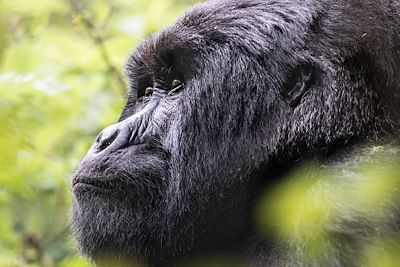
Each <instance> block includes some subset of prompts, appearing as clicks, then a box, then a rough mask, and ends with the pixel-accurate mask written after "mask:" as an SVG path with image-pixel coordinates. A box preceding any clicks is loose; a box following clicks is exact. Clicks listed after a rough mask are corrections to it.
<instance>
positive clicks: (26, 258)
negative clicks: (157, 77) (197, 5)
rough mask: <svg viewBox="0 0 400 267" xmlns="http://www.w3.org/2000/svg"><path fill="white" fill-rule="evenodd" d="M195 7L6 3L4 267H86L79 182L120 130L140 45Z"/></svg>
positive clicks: (2, 54) (1, 169) (167, 2)
mask: <svg viewBox="0 0 400 267" xmlns="http://www.w3.org/2000/svg"><path fill="white" fill-rule="evenodd" d="M193 2H195V1H183V0H181V1H178V0H152V1H147V0H113V1H105V0H104V1H103V0H96V1H89V0H70V1H68V0H65V1H63V0H35V1H29V0H13V1H1V0H0V266H3V267H7V266H86V265H88V264H89V263H87V262H85V261H84V260H83V259H82V258H80V257H79V256H78V252H77V249H76V246H75V244H74V242H73V240H72V238H71V237H70V233H69V229H68V225H69V219H68V217H69V215H68V213H69V209H70V204H71V194H70V188H69V187H70V176H71V173H72V172H73V170H74V168H75V167H76V165H77V164H78V162H79V160H80V159H81V157H82V156H83V155H84V154H85V152H86V150H87V149H88V147H89V146H90V144H91V142H92V141H93V140H94V138H95V136H96V135H97V133H98V132H99V131H100V130H101V129H102V128H103V127H104V126H106V125H108V124H110V123H112V122H114V121H115V120H116V119H117V117H118V114H119V112H120V111H121V108H122V105H123V102H124V95H125V90H126V87H127V86H126V81H125V77H124V75H123V64H124V61H125V59H126V57H127V56H128V55H129V53H131V52H132V51H133V49H134V48H135V46H136V45H137V44H138V42H140V41H141V40H142V39H144V38H145V37H146V36H148V35H149V34H151V33H153V32H155V31H158V30H159V29H160V28H162V27H163V26H165V25H168V24H169V23H171V22H172V21H173V20H174V19H176V17H178V16H179V15H180V14H181V13H182V12H183V10H184V9H185V8H186V6H188V5H190V4H192V3H193Z"/></svg>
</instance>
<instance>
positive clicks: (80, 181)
mask: <svg viewBox="0 0 400 267" xmlns="http://www.w3.org/2000/svg"><path fill="white" fill-rule="evenodd" d="M72 189H73V190H76V189H94V190H114V189H117V188H116V186H115V183H113V182H101V181H99V179H96V178H87V177H75V178H74V179H73V181H72Z"/></svg>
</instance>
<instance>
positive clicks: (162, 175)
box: [72, 0, 400, 266]
mask: <svg viewBox="0 0 400 267" xmlns="http://www.w3.org/2000/svg"><path fill="white" fill-rule="evenodd" d="M399 14H400V5H399V4H398V3H397V2H396V1H384V0H373V1H372V0H354V1H353V0H291V1H288V0H282V1H274V0H215V1H210V2H206V3H204V4H200V5H196V6H194V7H193V8H192V9H190V10H189V11H188V12H186V13H185V14H184V15H183V16H182V17H181V18H180V19H179V20H178V21H177V22H176V23H175V24H174V25H172V26H170V27H168V28H166V29H165V30H163V31H161V32H160V33H158V34H155V35H153V36H152V37H150V38H149V39H148V40H146V41H144V42H143V43H142V44H140V45H139V46H138V47H137V49H136V50H135V52H134V53H133V54H132V55H131V56H130V57H129V59H128V60H127V63H126V74H127V76H128V78H129V81H130V83H129V84H130V90H129V94H128V97H127V102H126V106H125V108H124V110H123V112H122V114H121V117H120V119H119V121H118V122H117V123H116V124H114V125H111V126H109V127H107V128H106V129H104V130H103V131H102V132H101V133H100V134H99V136H98V137H97V139H96V141H95V142H94V144H93V146H92V147H91V148H90V150H89V152H88V153H87V155H86V156H85V158H84V159H83V160H82V162H81V164H80V166H79V167H78V169H77V170H76V173H75V175H74V177H73V179H72V186H73V210H72V230H73V233H74V236H75V237H76V239H77V241H78V243H79V246H80V248H81V251H82V253H83V254H84V255H86V256H88V257H89V258H91V259H93V260H94V261H96V262H99V263H102V262H104V258H105V257H108V255H110V256H111V257H114V258H117V259H128V260H130V259H134V258H136V259H137V258H139V259H140V260H144V261H146V262H147V263H148V264H149V265H150V266H176V264H178V263H179V262H181V261H182V260H185V259H187V258H188V257H192V256H194V255H205V254H212V253H219V252H221V253H224V252H229V253H233V254H234V255H237V256H238V258H242V256H243V258H246V259H249V261H250V262H256V263H257V264H254V265H251V266H296V265H293V264H291V263H293V262H296V260H295V258H294V256H293V257H291V256H290V255H289V253H288V251H287V250H286V247H285V246H284V245H282V244H280V243H279V242H277V240H276V238H275V237H274V236H273V233H271V234H272V236H271V238H269V237H268V238H267V237H265V236H264V235H261V234H259V233H258V231H257V229H256V227H255V226H254V222H253V220H252V218H253V212H254V209H255V205H256V204H255V203H256V201H257V199H258V198H259V197H260V192H261V191H264V190H265V189H266V188H271V187H273V186H274V182H276V181H279V180H282V179H284V178H285V177H286V174H287V173H288V172H289V171H291V170H292V169H293V168H296V167H297V166H298V165H300V164H302V163H304V162H307V160H309V159H313V160H315V161H316V162H319V163H320V164H321V166H322V165H323V166H325V167H327V168H328V167H329V166H331V165H333V164H335V165H336V166H337V164H343V168H346V166H347V165H346V162H347V161H351V160H352V159H351V158H352V157H351V156H349V155H353V154H355V155H356V154H357V151H358V150H359V147H364V146H365V145H372V146H374V145H385V144H387V143H391V142H397V141H398V140H399V129H400V115H399V112H398V107H399V106H400V75H398V74H399V73H400V31H399V29H400V16H399ZM354 158H357V156H355V157H354ZM339 169H340V168H339ZM394 220H395V219H394ZM393 224H395V225H398V220H397V221H393ZM371 227H375V226H373V225H372V226H371ZM397 229H398V228H397ZM335 231H340V229H335ZM354 233H357V234H360V233H358V232H356V231H353V232H349V231H347V232H346V231H345V229H343V231H342V233H341V234H342V237H345V238H350V236H351V235H352V234H354ZM361 235H362V233H361ZM359 238H360V239H361V240H362V236H361V237H360V236H359ZM360 244H361V243H360ZM335 249H336V250H335V253H332V255H334V256H332V257H331V258H329V261H327V262H326V264H325V265H324V266H353V265H351V264H350V265H349V262H348V260H349V259H350V260H351V258H352V257H351V255H352V254H351V253H352V252H353V251H357V250H356V249H355V250H350V249H349V247H343V248H340V249H338V248H335ZM337 250H339V252H338V251H337ZM342 250H343V251H342ZM239 251H245V252H244V253H239ZM327 253H330V252H329V251H328V252H327ZM343 255H346V256H345V257H344V256H343ZM287 258H291V260H290V261H286V259H287ZM299 261H300V259H298V262H297V264H298V265H297V266H306V265H301V264H300V263H299ZM307 266H308V265H307ZM310 266H311V265H310ZM313 266H314V265H313ZM315 266H318V265H315Z"/></svg>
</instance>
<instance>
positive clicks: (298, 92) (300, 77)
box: [282, 63, 316, 108]
mask: <svg viewBox="0 0 400 267" xmlns="http://www.w3.org/2000/svg"><path fill="white" fill-rule="evenodd" d="M315 71H316V68H315V66H313V65H312V64H310V63H303V64H301V65H299V66H298V67H297V68H295V69H293V70H292V71H291V72H290V73H289V75H288V79H287V81H286V83H285V84H284V86H283V92H282V93H283V96H284V97H285V99H286V100H287V101H288V103H289V105H290V106H291V107H292V108H294V107H296V106H297V105H298V104H300V101H301V99H302V97H303V96H304V94H305V93H307V91H308V90H309V89H310V87H311V86H312V84H313V83H314V80H315Z"/></svg>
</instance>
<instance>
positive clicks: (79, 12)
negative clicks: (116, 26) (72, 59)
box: [67, 0, 125, 95]
mask: <svg viewBox="0 0 400 267" xmlns="http://www.w3.org/2000/svg"><path fill="white" fill-rule="evenodd" d="M67 1H68V2H69V5H70V7H71V11H72V14H73V16H76V17H78V18H79V19H80V21H81V22H82V24H83V26H84V29H85V30H86V33H87V34H88V36H89V37H90V39H91V40H92V41H93V42H94V44H95V45H96V46H97V48H98V50H99V52H100V55H101V57H102V59H103V61H104V63H105V64H106V66H107V68H108V71H109V72H110V73H111V75H113V76H114V78H115V79H116V80H117V82H118V84H119V91H120V93H121V94H122V95H125V82H124V78H123V75H122V73H121V72H120V71H119V69H118V68H117V67H116V66H115V65H114V64H113V62H112V61H111V59H110V54H109V53H108V51H107V48H106V46H105V39H104V37H103V35H102V34H101V33H100V31H99V30H98V29H97V27H96V24H95V22H94V21H93V19H92V18H91V17H90V16H89V14H88V12H87V11H86V10H85V8H84V7H83V6H82V2H81V1H79V0H67ZM112 11H113V10H112V8H110V12H109V15H108V16H107V19H106V21H109V20H110V17H111V16H112V13H113V12H112Z"/></svg>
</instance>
